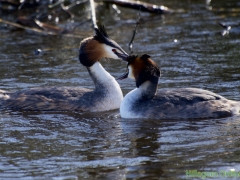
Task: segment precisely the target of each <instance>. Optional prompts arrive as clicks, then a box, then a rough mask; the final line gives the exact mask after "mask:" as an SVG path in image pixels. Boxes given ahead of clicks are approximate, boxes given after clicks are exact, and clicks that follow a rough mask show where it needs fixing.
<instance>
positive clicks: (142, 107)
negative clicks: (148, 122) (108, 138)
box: [116, 53, 240, 119]
mask: <svg viewBox="0 0 240 180" xmlns="http://www.w3.org/2000/svg"><path fill="white" fill-rule="evenodd" d="M116 54H117V53H116ZM123 60H125V61H127V62H128V68H127V73H125V74H124V75H123V76H122V77H120V78H119V79H124V78H127V77H130V78H134V79H135V80H136V86H137V88H136V89H134V90H132V91H131V92H129V93H128V94H127V95H126V96H125V97H124V99H123V101H122V103H121V106H120V115H121V117H122V118H149V119H192V118H220V117H228V116H232V115H234V114H239V110H240V102H237V101H231V100H228V99H226V98H224V97H222V96H220V95H218V94H215V93H213V92H210V91H206V90H203V89H197V88H175V89H159V90H157V84H158V79H159V77H160V70H159V68H158V66H157V65H156V64H155V62H154V61H152V60H151V59H150V56H148V55H146V54H144V55H142V56H141V57H137V56H134V55H132V56H129V57H127V58H123Z"/></svg>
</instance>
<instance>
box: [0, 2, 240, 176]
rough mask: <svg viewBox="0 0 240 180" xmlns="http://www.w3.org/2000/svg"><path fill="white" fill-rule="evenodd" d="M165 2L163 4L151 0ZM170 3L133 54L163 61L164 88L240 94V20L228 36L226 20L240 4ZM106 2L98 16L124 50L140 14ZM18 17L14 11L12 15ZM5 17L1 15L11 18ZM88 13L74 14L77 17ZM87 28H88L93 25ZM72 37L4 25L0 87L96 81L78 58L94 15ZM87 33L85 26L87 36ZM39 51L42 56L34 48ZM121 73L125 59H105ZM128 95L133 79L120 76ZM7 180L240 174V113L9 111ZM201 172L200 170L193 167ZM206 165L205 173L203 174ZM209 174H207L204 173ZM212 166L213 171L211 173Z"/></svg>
mask: <svg viewBox="0 0 240 180" xmlns="http://www.w3.org/2000/svg"><path fill="white" fill-rule="evenodd" d="M148 2H151V3H155V4H159V1H157V0H155V1H154V0H152V1H148ZM207 2H208V1H206V2H205V1H203V0H201V1H200V0H192V1H191V0H189V1H177V0H163V1H161V3H162V5H165V6H168V7H171V8H173V9H181V10H182V12H181V13H174V14H167V15H164V16H160V15H152V14H148V13H141V18H142V22H141V26H140V27H139V29H138V33H137V35H136V38H135V40H134V44H133V51H134V53H137V54H139V55H141V54H143V53H148V54H149V55H151V56H152V59H153V60H155V61H156V62H157V63H158V64H159V66H160V67H161V71H162V76H161V79H160V81H159V88H167V87H196V88H203V89H207V90H210V91H213V92H215V93H219V94H220V95H222V96H225V97H226V98H229V99H233V100H240V27H239V26H238V27H237V26H236V27H235V26H233V27H232V29H231V30H230V33H229V34H228V35H225V36H222V34H221V33H222V31H223V28H222V27H221V26H219V25H218V23H217V22H218V21H219V22H223V23H226V24H230V25H231V24H236V23H238V24H239V16H240V3H239V2H238V1H224V0H219V1H212V2H210V3H209V4H207ZM119 9H120V10H121V11H122V13H121V14H117V13H116V12H115V11H114V10H113V9H111V8H110V9H106V8H105V6H99V7H98V9H97V13H98V15H97V17H98V20H99V21H100V22H101V23H104V24H105V26H106V28H107V30H108V33H109V35H110V37H112V38H113V39H114V40H116V41H117V42H118V43H119V44H120V45H121V46H122V47H123V48H124V49H125V50H126V51H128V43H129V42H130V39H131V37H132V33H133V30H134V28H135V24H136V21H137V19H138V16H139V15H138V11H135V10H131V9H124V8H119ZM9 16H10V15H9ZM9 16H7V15H6V14H5V15H4V16H3V17H2V18H9ZM79 19H81V16H80V17H78V18H76V22H75V23H77V21H78V20H79ZM86 30H88V31H86ZM78 31H82V34H83V36H82V37H79V38H71V37H64V36H50V35H42V34H38V33H35V32H31V31H25V30H16V29H15V28H12V27H10V26H5V25H4V24H0V32H1V33H0V89H2V90H9V91H16V90H20V89H24V88H30V87H35V86H82V87H86V88H90V89H92V88H93V83H92V81H91V79H90V77H89V75H88V73H87V71H86V69H85V68H84V67H83V66H81V65H80V63H79V62H78V46H79V42H80V41H81V40H82V39H83V38H85V37H88V36H90V35H91V34H92V33H93V31H92V29H91V22H89V23H85V24H84V25H82V26H81V27H78ZM84 32H85V33H84ZM37 49H41V50H42V52H41V53H40V54H39V55H35V54H34V51H35V50H37ZM102 64H103V66H104V67H105V68H106V69H107V70H108V71H109V72H110V73H111V74H112V75H113V76H114V77H117V76H119V75H120V74H122V73H123V72H124V71H125V68H126V64H125V63H124V62H121V61H116V60H111V61H102ZM119 84H120V85H121V88H122V90H123V92H124V94H126V93H127V92H129V91H130V90H131V89H133V88H135V83H134V82H133V81H132V80H131V79H127V80H124V81H119ZM0 134H1V136H0V179H24V180H26V179H109V180H113V179H197V176H201V177H202V178H204V177H206V176H207V177H206V179H208V178H209V177H208V176H212V177H213V178H215V179H237V177H236V176H238V177H239V176H240V173H239V172H240V156H239V154H240V148H239V147H240V117H239V116H238V117H231V118H224V119H205V120H184V121H183V120H175V121H161V120H159V121H154V120H151V119H148V120H140V119H139V120H129V119H121V117H120V116H119V110H115V111H110V112H103V113H59V112H51V113H47V112H42V113H33V112H11V111H7V112H6V111H3V112H1V114H0ZM194 170H195V171H194ZM198 172H201V173H198ZM204 172H206V173H207V172H208V174H207V175H206V174H204ZM210 172H212V173H210Z"/></svg>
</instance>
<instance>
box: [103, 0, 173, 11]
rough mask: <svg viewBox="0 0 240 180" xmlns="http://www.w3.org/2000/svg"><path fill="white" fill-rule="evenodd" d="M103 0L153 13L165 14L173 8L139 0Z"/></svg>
mask: <svg viewBox="0 0 240 180" xmlns="http://www.w3.org/2000/svg"><path fill="white" fill-rule="evenodd" d="M103 2H106V3H111V4H116V5H118V6H122V7H126V8H132V9H136V10H141V11H145V12H149V13H155V14H166V13H172V12H173V10H171V9H169V8H168V7H166V6H158V5H155V4H150V3H145V2H141V1H126V0H103Z"/></svg>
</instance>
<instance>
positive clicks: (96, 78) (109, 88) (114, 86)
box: [87, 62, 123, 110]
mask: <svg viewBox="0 0 240 180" xmlns="http://www.w3.org/2000/svg"><path fill="white" fill-rule="evenodd" d="M87 69H88V71H89V74H90V76H91V78H92V80H93V82H94V84H95V90H94V91H95V92H96V93H100V94H104V96H105V101H104V102H99V108H101V107H103V108H105V109H106V106H109V110H110V109H117V108H119V106H120V103H121V101H122V99H123V94H122V90H121V88H120V86H119V84H118V83H117V81H116V80H115V78H114V77H112V76H111V75H110V74H109V73H108V72H107V71H106V70H105V69H104V68H103V67H102V65H101V64H100V63H99V62H96V63H94V64H93V65H92V66H91V67H88V68H87Z"/></svg>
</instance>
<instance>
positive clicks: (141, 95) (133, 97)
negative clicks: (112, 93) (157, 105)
mask: <svg viewBox="0 0 240 180" xmlns="http://www.w3.org/2000/svg"><path fill="white" fill-rule="evenodd" d="M156 90H157V85H154V84H152V83H151V82H150V81H146V82H144V83H143V84H142V85H141V86H140V87H139V88H135V89H134V90H132V91H130V92H129V93H128V94H127V95H126V96H125V97H124V98H123V101H122V103H121V106H120V115H121V117H122V118H136V117H137V114H135V113H134V112H133V111H132V107H134V106H137V104H136V103H137V101H142V100H143V101H144V100H148V99H152V98H153V97H154V95H155V93H156Z"/></svg>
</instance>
